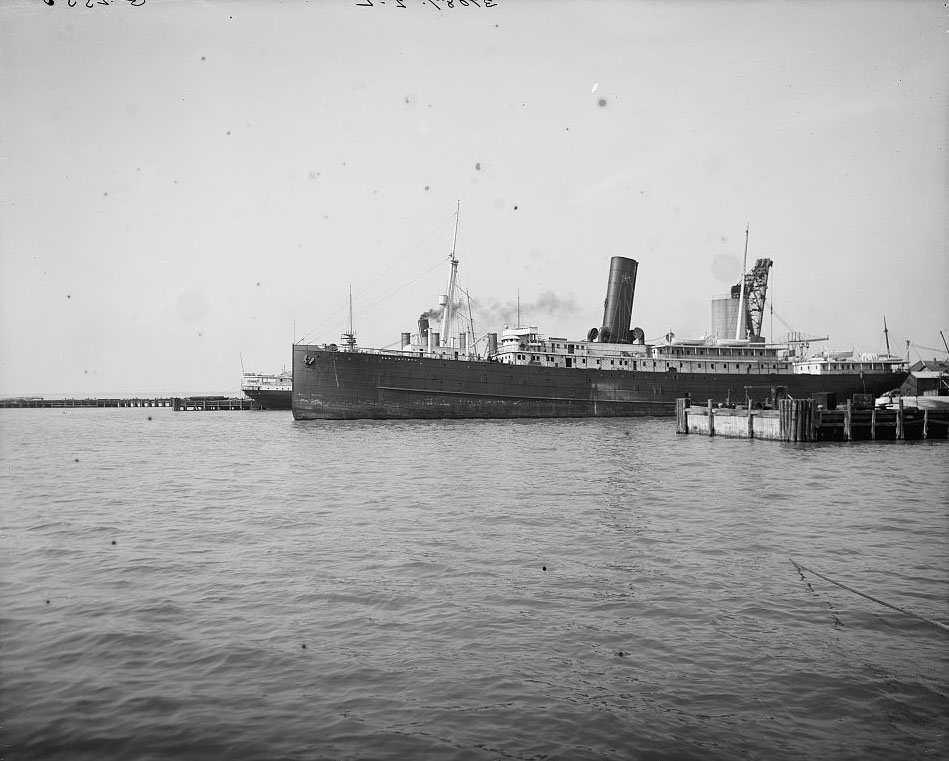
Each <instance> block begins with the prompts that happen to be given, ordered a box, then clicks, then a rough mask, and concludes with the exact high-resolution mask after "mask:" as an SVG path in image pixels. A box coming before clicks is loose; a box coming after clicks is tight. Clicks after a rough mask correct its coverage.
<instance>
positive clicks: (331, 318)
mask: <svg viewBox="0 0 949 761" xmlns="http://www.w3.org/2000/svg"><path fill="white" fill-rule="evenodd" d="M443 264H444V259H442V258H439V260H438V261H437V262H435V263H434V264H432V265H431V266H430V267H429V268H428V269H427V270H425V271H424V272H422V273H421V274H419V275H418V276H416V277H415V278H414V279H412V280H410V281H408V282H407V283H404V284H403V285H401V286H399V287H398V288H395V289H394V290H391V291H389V292H387V293H384V294H382V295H381V296H379V297H377V298H376V299H375V300H374V301H370V302H369V305H368V306H367V307H365V308H360V309H358V310H357V311H358V312H359V314H360V316H364V315H367V314H372V312H373V311H374V310H375V309H377V308H378V307H379V306H380V305H381V304H383V303H384V302H385V301H386V300H387V299H389V298H391V297H392V296H394V295H396V294H397V293H399V292H400V291H403V290H405V289H406V288H408V287H409V286H410V285H413V284H415V283H416V282H418V281H419V280H421V279H422V278H424V277H425V276H426V275H428V274H429V273H431V272H432V271H433V270H435V269H437V268H438V267H441V266H442V265H443ZM348 308H349V307H348V305H347V304H341V305H340V306H339V307H337V308H336V309H335V310H334V311H333V312H331V313H329V314H328V315H327V316H326V317H324V318H323V319H322V320H321V321H320V322H319V323H318V324H317V325H316V327H314V328H311V329H310V330H309V331H307V332H306V333H305V334H304V336H303V338H301V339H300V340H299V341H298V342H297V343H301V344H302V343H306V341H307V339H309V338H310V337H311V336H314V335H319V334H321V333H323V332H325V330H326V329H327V328H328V326H329V325H331V324H333V323H334V322H336V321H338V320H339V319H341V317H342V316H344V315H345V312H346V310H347V309H348Z"/></svg>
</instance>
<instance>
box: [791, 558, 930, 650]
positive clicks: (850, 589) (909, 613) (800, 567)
mask: <svg viewBox="0 0 949 761" xmlns="http://www.w3.org/2000/svg"><path fill="white" fill-rule="evenodd" d="M788 560H790V561H791V564H792V565H793V566H794V567H795V568H796V569H797V572H798V573H800V574H801V577H802V578H803V576H804V574H803V573H801V571H807V572H808V573H811V574H813V575H814V576H819V577H820V578H822V579H823V580H824V581H829V582H830V583H831V584H834V585H836V586H838V587H840V588H841V589H846V590H847V591H848V592H853V593H854V594H855V595H860V596H861V597H865V598H866V599H868V600H872V601H873V602H875V603H877V604H879V605H882V606H884V607H886V608H891V609H892V610H896V611H899V612H900V613H904V614H905V615H907V616H912V617H913V618H918V619H919V620H920V621H925V622H926V623H927V624H932V625H933V626H937V627H939V628H940V629H942V630H943V631H947V632H949V626H946V624H942V623H940V622H939V621H933V620H932V619H931V618H926V617H925V616H921V615H919V614H918V613H913V612H912V611H911V610H906V609H905V608H901V607H899V606H897V605H890V603H888V602H883V600H879V599H877V598H876V597H871V596H870V595H867V594H864V593H863V592H858V591H857V590H856V589H854V588H853V587H848V586H847V585H846V584H841V583H840V582H839V581H834V580H833V579H831V578H829V577H827V576H824V574H822V573H818V572H817V571H815V570H813V569H811V568H808V567H807V566H805V565H801V564H799V563H796V562H794V558H788Z"/></svg>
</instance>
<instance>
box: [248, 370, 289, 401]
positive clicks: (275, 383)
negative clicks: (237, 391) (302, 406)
mask: <svg viewBox="0 0 949 761" xmlns="http://www.w3.org/2000/svg"><path fill="white" fill-rule="evenodd" d="M241 391H243V392H244V394H245V395H246V396H249V397H250V398H251V399H253V400H254V401H255V402H257V404H259V405H260V408H261V409H262V410H289V409H290V402H291V400H292V398H293V373H292V372H291V371H290V370H283V371H281V372H280V373H279V374H277V375H267V374H265V373H246V372H245V373H244V374H243V375H242V376H241Z"/></svg>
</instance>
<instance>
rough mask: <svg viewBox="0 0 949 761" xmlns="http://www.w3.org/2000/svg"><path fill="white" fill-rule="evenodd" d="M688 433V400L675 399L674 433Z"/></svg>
mask: <svg viewBox="0 0 949 761" xmlns="http://www.w3.org/2000/svg"><path fill="white" fill-rule="evenodd" d="M688 432H689V400H688V399H676V433H688Z"/></svg>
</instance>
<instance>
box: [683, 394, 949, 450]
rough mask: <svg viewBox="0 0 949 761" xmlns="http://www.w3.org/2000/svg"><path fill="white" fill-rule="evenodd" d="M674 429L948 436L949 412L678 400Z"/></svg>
mask: <svg viewBox="0 0 949 761" xmlns="http://www.w3.org/2000/svg"><path fill="white" fill-rule="evenodd" d="M676 432H677V433H698V434H700V435H705V436H726V437H731V438H749V439H767V440H771V441H876V440H894V441H906V440H914V439H917V440H918V439H937V438H938V439H945V438H947V437H949V411H944V410H929V409H917V408H915V407H907V408H904V407H903V405H902V404H899V405H898V406H897V407H896V409H876V408H871V409H863V408H860V407H857V406H855V405H854V404H853V402H852V400H849V399H848V400H847V403H846V405H845V406H844V407H842V408H840V409H835V410H828V409H824V408H823V407H822V406H821V405H819V404H817V403H816V402H815V400H813V399H780V400H778V408H777V409H748V408H743V407H723V406H721V405H716V404H715V403H714V402H713V401H712V400H711V399H709V400H708V402H707V404H706V405H704V406H693V405H692V403H691V400H689V399H678V400H676Z"/></svg>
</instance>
